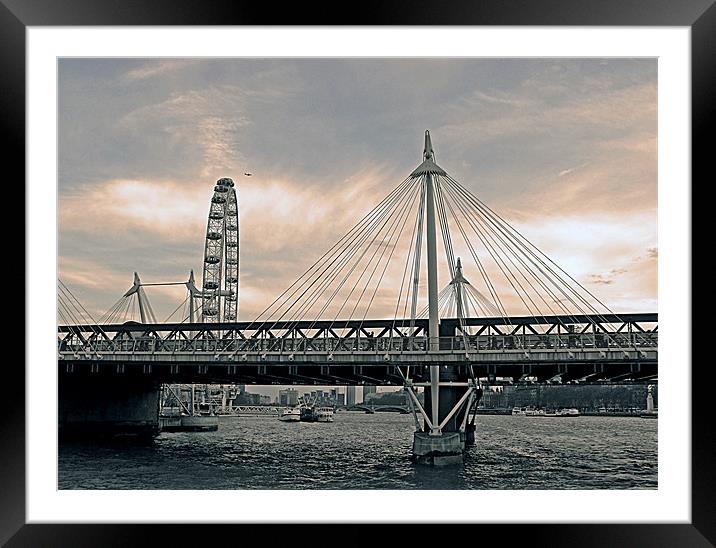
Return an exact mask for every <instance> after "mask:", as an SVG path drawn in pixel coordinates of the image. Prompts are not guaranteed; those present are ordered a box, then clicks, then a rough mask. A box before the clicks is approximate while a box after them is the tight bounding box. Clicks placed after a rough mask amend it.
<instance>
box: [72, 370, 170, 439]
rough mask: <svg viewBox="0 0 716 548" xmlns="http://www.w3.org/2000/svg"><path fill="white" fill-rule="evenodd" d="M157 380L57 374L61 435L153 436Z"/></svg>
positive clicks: (154, 432) (157, 421) (155, 427)
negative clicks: (58, 375)
mask: <svg viewBox="0 0 716 548" xmlns="http://www.w3.org/2000/svg"><path fill="white" fill-rule="evenodd" d="M159 388H160V387H159V384H158V383H156V382H153V381H147V380H145V379H141V378H139V379H138V378H134V379H121V378H117V377H104V376H97V377H81V376H76V377H75V376H73V375H72V374H60V377H59V392H58V420H59V424H58V428H59V435H60V436H62V437H112V436H133V437H152V436H155V435H157V434H158V433H159V429H160V428H159V405H160V401H159V396H160V393H159Z"/></svg>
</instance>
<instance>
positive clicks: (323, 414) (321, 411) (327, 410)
mask: <svg viewBox="0 0 716 548" xmlns="http://www.w3.org/2000/svg"><path fill="white" fill-rule="evenodd" d="M316 421H317V422H333V408H332V407H319V408H317V409H316Z"/></svg>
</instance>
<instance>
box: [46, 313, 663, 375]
mask: <svg viewBox="0 0 716 548" xmlns="http://www.w3.org/2000/svg"><path fill="white" fill-rule="evenodd" d="M568 319H569V320H571V323H565V322H566V320H568ZM598 320H599V321H597V319H595V318H593V317H587V316H582V317H579V318H576V317H571V316H570V317H564V316H552V317H539V318H535V317H518V318H508V319H507V320H505V319H502V318H499V319H497V318H470V319H467V320H465V322H464V323H463V326H462V329H461V326H460V323H459V322H458V321H457V320H450V319H448V320H443V321H442V323H441V326H440V330H441V333H442V334H448V335H449V336H443V337H440V338H439V348H440V349H439V350H433V351H430V350H428V346H429V345H428V338H427V337H426V336H425V327H426V326H424V325H423V323H424V321H421V322H420V323H418V321H416V322H415V323H414V325H412V326H411V325H409V323H408V325H407V327H406V326H405V325H401V323H406V322H404V321H403V320H401V321H399V322H396V321H393V320H370V321H365V322H354V321H341V322H293V323H291V324H290V325H288V324H285V325H279V324H276V323H275V324H273V325H271V326H266V325H262V326H255V325H253V324H247V323H243V324H242V323H232V324H188V325H187V324H135V323H131V324H123V325H112V326H60V327H59V328H58V365H59V367H60V371H61V372H63V373H72V374H79V373H80V372H89V373H91V374H99V373H105V374H106V373H108V372H109V373H113V374H126V373H129V372H131V371H141V372H142V373H141V374H143V375H151V376H156V377H157V378H161V379H163V380H165V381H166V382H209V380H216V381H218V382H256V383H259V382H260V383H266V384H332V383H342V384H363V383H365V384H401V383H402V376H401V375H400V373H399V372H398V369H397V368H398V367H403V368H407V367H412V371H413V374H414V375H416V376H417V378H419V379H422V378H426V376H425V375H426V371H427V370H428V367H429V366H430V365H435V364H444V365H456V366H460V367H462V368H468V367H472V368H473V370H474V371H475V373H476V374H477V375H478V376H483V377H485V378H486V379H488V378H489V379H495V378H497V377H504V378H509V379H512V380H513V381H516V380H519V379H520V378H523V377H525V376H530V377H534V378H536V379H537V380H540V381H544V380H547V379H552V378H554V377H555V376H558V377H559V379H560V380H562V381H563V382H566V381H567V380H577V379H583V380H584V379H586V381H585V382H588V381H596V380H599V379H615V378H617V379H619V380H631V381H643V380H651V379H653V378H655V376H656V368H657V362H658V330H657V327H658V326H657V324H656V322H657V317H656V314H631V315H621V316H618V317H617V316H611V317H608V318H605V317H600V318H599V319H598ZM607 320H608V322H607ZM471 328H472V329H471ZM367 329H379V330H380V331H379V332H378V335H377V336H376V335H374V332H371V331H367ZM464 374H465V375H467V369H464Z"/></svg>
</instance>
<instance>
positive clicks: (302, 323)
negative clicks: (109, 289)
mask: <svg viewBox="0 0 716 548" xmlns="http://www.w3.org/2000/svg"><path fill="white" fill-rule="evenodd" d="M238 211H239V201H238V198H237V195H236V189H235V186H234V182H233V181H232V180H231V179H228V178H224V179H219V180H218V181H217V183H216V186H215V187H214V193H213V196H212V198H211V204H210V209H209V219H208V223H207V232H206V238H205V245H204V268H203V279H202V288H201V289H199V288H197V287H196V285H195V281H194V275H193V272H191V273H190V276H189V279H188V280H187V281H181V282H167V283H143V282H142V281H141V279H140V278H139V276H138V275H137V274H136V273H135V276H134V281H133V284H132V286H131V287H130V289H129V290H128V291H126V292H125V293H124V294H123V295H122V297H121V298H120V299H119V300H118V301H117V302H116V303H115V304H114V305H113V306H112V307H111V308H110V309H109V310H108V312H107V313H106V314H105V315H104V316H103V317H102V318H100V320H99V321H95V320H94V319H93V318H92V317H91V316H90V315H89V314H88V313H87V311H86V310H85V309H84V307H83V306H82V304H81V302H80V301H79V299H77V298H76V297H75V296H74V294H73V293H72V292H71V291H70V289H69V288H68V287H67V286H66V285H65V284H64V283H62V282H61V281H59V282H58V297H59V303H58V304H59V308H58V312H59V316H60V319H61V320H63V323H62V324H61V325H59V326H58V333H57V335H58V340H57V344H58V346H57V349H58V368H59V375H60V423H61V426H64V429H65V430H68V427H77V428H79V429H84V428H87V427H88V425H89V426H98V427H102V428H104V427H107V424H111V425H112V427H113V428H114V427H117V426H118V425H119V426H121V427H127V428H129V429H134V430H137V429H139V430H142V429H143V428H144V429H147V430H148V431H150V432H151V431H152V429H153V428H154V426H153V425H154V424H155V422H156V421H154V414H155V413H154V411H153V410H152V409H153V408H154V407H155V400H156V393H157V392H158V387H159V386H160V385H161V384H162V383H211V382H216V383H254V384H278V385H286V384H320V385H330V384H335V385H360V384H367V385H401V386H403V387H404V389H405V392H406V394H407V395H408V399H407V401H408V403H409V404H410V407H411V409H412V411H413V412H414V414H415V420H416V425H417V426H416V432H415V434H414V440H413V456H414V458H415V460H416V461H417V462H424V463H427V464H449V463H454V462H458V461H460V462H461V460H462V453H463V452H464V450H465V447H466V446H467V445H470V444H471V443H474V432H475V416H476V407H477V404H478V402H479V400H480V397H481V394H482V390H483V387H485V386H488V385H490V384H496V383H505V382H506V383H517V384H518V383H534V382H549V383H555V382H556V383H591V382H644V383H653V382H656V381H657V380H658V371H657V365H658V318H657V314H655V313H654V314H651V313H616V312H614V311H613V310H611V309H610V308H609V307H608V306H607V305H606V304H604V303H603V302H602V301H601V300H600V299H599V298H598V297H596V296H595V295H594V294H593V293H592V292H591V291H589V289H587V288H586V287H584V286H583V285H582V284H580V283H579V282H578V281H577V280H576V279H575V278H573V277H572V276H570V275H569V274H568V273H567V272H566V271H565V270H564V269H562V268H561V267H560V266H559V265H557V264H556V263H555V262H554V261H553V260H552V259H550V258H549V257H548V256H547V255H546V254H545V253H544V252H542V251H541V250H540V249H539V248H538V247H537V246H535V245H534V244H533V243H532V242H531V241H530V240H529V239H527V238H526V237H525V236H523V235H522V234H520V233H519V232H518V231H517V230H516V229H515V228H514V227H513V226H512V225H511V224H510V223H508V222H507V221H506V220H505V219H504V218H502V217H501V216H500V215H499V214H498V213H496V212H495V211H493V210H492V209H491V208H490V207H489V206H487V205H486V204H485V203H483V202H482V201H481V200H480V199H479V198H477V197H476V196H475V195H474V194H472V193H471V192H470V191H469V190H468V189H467V188H465V187H464V186H462V185H461V184H460V183H459V182H458V181H456V180H455V179H454V178H452V177H451V176H450V175H449V174H448V173H447V172H446V171H445V170H444V169H442V168H441V167H440V166H438V165H437V164H436V161H435V153H434V150H433V147H432V141H431V137H430V134H429V132H427V131H426V132H425V146H424V150H423V161H422V163H421V164H420V165H419V166H418V167H417V168H416V169H415V170H413V171H412V172H411V174H410V175H409V176H408V177H407V178H406V179H405V180H404V181H403V182H402V183H400V184H399V185H398V186H397V187H395V188H394V189H393V190H392V191H391V192H390V193H389V194H388V195H387V196H386V197H385V198H384V199H383V200H382V201H380V202H379V203H378V204H377V205H376V206H375V207H374V208H373V209H372V210H371V211H369V212H368V213H367V214H366V215H365V216H364V217H363V218H362V219H361V220H360V221H359V222H358V223H357V224H356V225H354V226H353V228H351V229H350V230H349V231H348V232H347V233H346V234H345V235H344V236H343V237H341V238H340V239H339V240H338V241H337V242H336V243H335V244H334V245H333V246H332V247H331V248H330V249H329V250H328V251H327V252H326V253H324V254H323V255H322V256H321V257H319V259H318V260H317V261H316V262H315V263H313V265H312V266H311V267H309V268H308V270H306V271H305V272H304V273H303V274H302V275H301V276H299V277H298V278H297V279H296V280H295V281H294V283H293V284H291V285H290V286H289V287H288V288H286V289H285V290H284V291H283V293H281V294H280V295H279V296H278V297H277V298H276V299H275V300H274V301H272V302H271V303H270V304H269V305H268V306H266V308H265V309H264V310H262V311H261V312H260V313H259V314H258V315H257V316H256V317H255V318H254V319H253V320H251V321H238V317H239V304H240V303H239V299H238V294H239V239H238V234H239V226H238V223H239V215H238ZM406 228H407V230H406ZM456 229H457V230H456ZM438 230H439V231H440V235H441V237H442V238H441V244H442V251H443V252H444V255H443V257H442V258H438V239H437V231H438ZM454 233H456V234H457V235H458V238H453V234H454ZM423 248H424V249H425V254H423ZM423 255H425V256H423ZM461 256H462V257H464V258H466V261H467V262H469V264H467V262H466V265H467V266H464V265H463V261H462V259H461ZM401 258H402V259H401ZM439 271H440V272H443V275H444V276H447V280H448V283H447V284H445V285H444V287H443V288H442V290H440V288H439V286H438V272H439ZM468 277H471V278H473V282H475V280H476V282H475V283H471V282H470V281H469V280H468ZM425 278H426V279H425ZM426 281H427V283H425V282H426ZM152 285H184V286H185V287H186V290H187V295H186V299H185V300H184V302H183V303H181V304H180V305H179V307H177V309H176V310H175V312H173V313H172V315H170V317H169V318H167V319H166V320H165V321H163V322H159V321H157V319H156V315H155V314H154V310H153V308H152V306H151V304H150V302H149V299H148V296H147V293H146V291H145V287H148V286H152ZM425 286H427V287H425ZM425 290H427V291H425ZM425 293H427V295H425ZM426 297H427V298H426ZM421 304H422V305H423V306H422V307H421V306H420V305H421ZM135 309H138V311H139V317H138V318H137V317H134V316H133V315H130V317H129V319H128V314H129V312H130V310H131V311H134V310H135ZM179 309H182V312H181V314H180V318H179V319H178V320H172V316H173V315H174V314H175V313H177V312H178V311H179ZM371 318H372V319H371ZM137 320H138V321H137ZM420 390H422V391H424V400H423V402H421V401H420V399H419V398H418V391H420ZM107 417H110V419H107ZM419 418H420V419H422V421H423V422H422V426H420V425H419V420H418V419H419Z"/></svg>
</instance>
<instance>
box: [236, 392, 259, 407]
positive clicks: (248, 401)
mask: <svg viewBox="0 0 716 548" xmlns="http://www.w3.org/2000/svg"><path fill="white" fill-rule="evenodd" d="M260 404H261V394H250V393H249V392H243V393H241V394H239V395H238V396H236V398H235V399H234V405H260Z"/></svg>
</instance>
